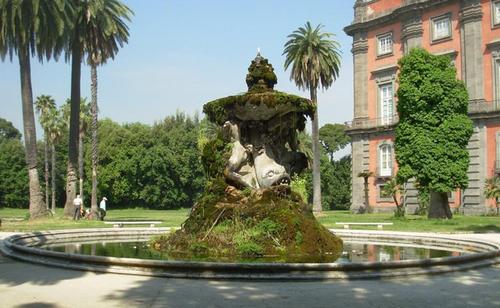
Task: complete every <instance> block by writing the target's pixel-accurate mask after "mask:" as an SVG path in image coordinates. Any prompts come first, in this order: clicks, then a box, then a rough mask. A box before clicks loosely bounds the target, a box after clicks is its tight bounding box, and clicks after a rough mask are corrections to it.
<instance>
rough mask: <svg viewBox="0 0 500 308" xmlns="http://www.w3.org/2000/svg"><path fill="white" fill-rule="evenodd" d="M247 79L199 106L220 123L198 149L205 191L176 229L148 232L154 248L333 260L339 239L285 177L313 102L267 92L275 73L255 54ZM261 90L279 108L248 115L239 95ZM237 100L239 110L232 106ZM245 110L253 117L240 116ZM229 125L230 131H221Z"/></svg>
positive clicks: (230, 257) (295, 166)
mask: <svg viewBox="0 0 500 308" xmlns="http://www.w3.org/2000/svg"><path fill="white" fill-rule="evenodd" d="M246 81H247V85H248V87H249V91H248V92H247V93H246V94H245V95H243V96H236V97H232V98H233V99H232V98H231V97H229V98H225V99H222V100H218V101H215V102H211V103H208V104H206V105H205V106H204V111H205V112H206V113H207V115H208V116H209V119H210V120H211V121H213V122H215V123H217V124H219V125H220V126H223V127H222V128H220V129H218V132H217V134H215V136H213V137H212V138H211V140H210V141H209V142H207V143H205V145H204V146H203V149H202V158H201V161H202V164H203V167H204V170H205V173H206V175H207V179H208V180H207V183H206V186H205V191H204V193H203V195H202V196H201V197H200V198H199V200H198V202H197V203H196V204H195V205H194V206H193V208H192V210H191V213H190V215H189V218H188V219H187V220H186V221H185V222H184V223H183V224H182V227H181V229H180V230H178V231H176V232H173V233H171V234H168V235H164V236H160V237H157V238H154V239H153V240H152V247H153V248H154V249H156V250H160V251H162V252H165V253H166V254H167V255H169V256H171V257H174V258H177V259H192V258H194V259H207V260H219V261H229V262H231V261H242V260H249V259H252V260H264V261H283V262H333V261H335V260H336V259H337V258H338V256H339V254H340V252H341V251H342V240H341V239H340V238H338V237H336V236H335V235H333V234H332V233H330V232H329V231H328V230H327V229H326V228H325V227H323V226H322V225H321V224H320V223H319V222H318V221H317V220H316V219H315V217H314V215H313V214H312V208H311V207H310V206H309V205H308V204H306V203H305V202H304V201H303V200H302V197H301V196H300V194H298V193H297V192H294V191H292V188H291V186H290V185H289V181H288V180H289V179H290V178H291V176H293V175H294V174H297V173H300V172H301V171H302V170H303V169H304V168H305V165H304V159H305V155H304V154H302V153H300V152H298V144H297V136H296V134H297V132H298V131H302V130H303V129H304V122H305V115H309V116H310V115H311V114H312V112H313V111H314V107H313V106H312V105H311V104H310V102H309V101H308V100H307V99H303V98H299V97H296V96H289V95H288V94H284V93H283V95H281V94H280V93H279V92H276V91H274V90H272V87H273V86H274V84H275V83H276V76H275V75H274V72H273V69H272V66H271V65H270V64H269V63H268V62H267V60H266V59H264V58H262V57H261V56H260V54H258V55H257V57H256V59H255V60H254V61H252V65H251V66H250V68H249V74H248V75H247V78H246ZM277 93H278V94H277ZM266 94H269V95H270V96H269V97H274V99H276V98H277V97H279V98H280V99H282V102H280V104H283V105H286V106H285V108H281V109H280V107H278V106H274V107H273V108H274V109H273V110H272V111H271V112H270V113H271V115H268V114H266V113H265V112H264V111H266V110H260V112H261V114H258V112H255V113H256V114H252V113H251V112H250V113H248V112H247V111H248V110H254V109H252V108H254V102H255V101H256V100H251V99H250V100H247V101H244V99H243V97H247V98H249V97H253V98H255V97H265V95H266ZM287 97H288V98H287ZM292 97H293V98H292ZM290 98H292V99H290ZM221 102H222V103H221ZM269 102H271V100H268V101H267V103H269ZM274 102H276V101H274ZM294 102H301V104H302V105H303V106H304V107H303V108H298V106H299V105H294ZM235 104H241V106H243V107H244V109H239V110H237V108H238V107H236V106H235ZM290 106H291V107H290ZM305 106H307V107H305ZM216 110H218V111H217V112H220V113H217V112H216ZM221 110H222V111H221ZM249 115H250V116H251V117H255V118H250V119H248V118H247V119H242V118H245V117H248V116H249ZM266 116H267V117H266ZM228 123H229V124H230V125H228ZM248 123H250V124H248ZM231 125H232V126H231ZM252 125H253V126H252ZM228 126H231V127H232V128H233V130H232V131H231V132H233V135H228V131H227V130H225V129H227V127H228ZM242 127H243V128H242ZM248 127H250V128H248ZM235 158H240V160H237V159H236V160H235ZM235 161H236V163H235ZM268 173H270V174H271V176H268V175H267V174H268ZM249 174H250V175H252V174H253V177H252V178H249V177H248V175H249ZM277 175H278V176H277ZM270 179H271V180H270ZM261 257H265V258H264V259H262V258H261ZM255 258H258V259H255Z"/></svg>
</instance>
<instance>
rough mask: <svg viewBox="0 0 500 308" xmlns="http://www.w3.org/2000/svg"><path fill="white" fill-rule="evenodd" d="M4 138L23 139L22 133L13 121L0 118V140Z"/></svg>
mask: <svg viewBox="0 0 500 308" xmlns="http://www.w3.org/2000/svg"><path fill="white" fill-rule="evenodd" d="M4 139H17V140H20V139H21V133H20V132H19V130H17V128H15V127H14V125H13V124H12V122H10V121H7V120H6V119H4V118H0V141H2V140H4Z"/></svg>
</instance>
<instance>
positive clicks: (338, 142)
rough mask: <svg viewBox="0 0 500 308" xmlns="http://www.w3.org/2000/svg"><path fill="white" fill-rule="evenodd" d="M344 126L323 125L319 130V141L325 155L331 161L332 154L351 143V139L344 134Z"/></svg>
mask: <svg viewBox="0 0 500 308" xmlns="http://www.w3.org/2000/svg"><path fill="white" fill-rule="evenodd" d="M345 130H346V126H345V125H344V124H325V125H324V126H323V127H321V128H320V129H319V141H320V143H321V145H322V146H323V148H324V149H325V151H326V154H328V156H329V157H330V160H333V154H334V153H335V152H337V151H338V150H341V149H343V148H345V147H346V145H348V144H349V143H350V142H351V137H349V136H347V134H346V133H345Z"/></svg>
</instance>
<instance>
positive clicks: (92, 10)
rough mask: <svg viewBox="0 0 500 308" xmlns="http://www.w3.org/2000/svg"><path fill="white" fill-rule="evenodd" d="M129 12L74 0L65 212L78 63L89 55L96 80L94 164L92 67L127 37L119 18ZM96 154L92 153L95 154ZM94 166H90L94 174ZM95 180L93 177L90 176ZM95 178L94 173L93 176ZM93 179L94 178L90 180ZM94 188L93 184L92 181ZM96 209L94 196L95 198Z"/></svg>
mask: <svg viewBox="0 0 500 308" xmlns="http://www.w3.org/2000/svg"><path fill="white" fill-rule="evenodd" d="M131 14H132V11H131V10H130V9H129V8H128V7H126V6H125V5H124V4H122V3H121V1H119V0H86V1H77V3H76V8H75V10H74V16H73V34H72V37H71V39H70V40H69V44H68V53H67V57H69V56H71V117H70V133H69V134H70V136H69V138H70V139H69V141H70V142H69V160H68V176H67V186H66V205H65V210H64V213H65V215H71V214H72V212H73V202H72V201H73V198H74V197H75V188H76V172H75V170H76V164H77V160H78V158H77V150H78V132H79V126H80V124H79V114H80V110H79V107H80V106H79V99H80V79H81V62H82V59H83V57H84V54H85V53H87V54H88V56H89V61H88V62H89V63H90V64H91V65H92V64H93V65H94V69H93V71H92V73H91V75H92V77H91V78H92V79H93V80H94V81H95V83H94V84H93V85H92V91H93V95H92V96H93V100H94V99H95V101H96V103H95V105H94V107H93V111H94V114H95V116H94V117H95V120H93V121H94V122H95V125H93V127H95V129H94V130H95V133H93V136H94V135H95V142H93V150H92V152H93V155H92V160H93V165H94V164H97V70H96V69H95V67H96V66H97V65H99V64H102V63H104V62H105V61H106V60H107V59H109V58H113V57H114V55H115V54H116V53H117V51H118V45H120V46H122V45H123V43H124V42H126V41H127V38H128V28H127V26H126V25H125V23H124V22H123V20H122V18H125V19H127V20H130V18H129V16H130V15H131ZM94 154H95V155H94ZM94 171H95V169H94V168H93V173H94ZM93 179H94V176H93ZM95 179H97V173H96V175H95ZM95 181H96V180H93V183H94V182H95ZM93 190H94V184H93ZM95 209H96V211H97V199H96V200H95Z"/></svg>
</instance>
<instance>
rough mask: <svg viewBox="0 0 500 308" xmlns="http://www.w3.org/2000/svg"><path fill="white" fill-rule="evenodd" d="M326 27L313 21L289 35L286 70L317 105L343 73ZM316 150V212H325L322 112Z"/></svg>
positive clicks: (315, 126)
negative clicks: (320, 91)
mask: <svg viewBox="0 0 500 308" xmlns="http://www.w3.org/2000/svg"><path fill="white" fill-rule="evenodd" d="M322 28H323V26H322V25H318V26H317V27H316V28H313V27H312V26H311V24H310V23H309V22H307V23H306V25H305V27H300V28H299V29H297V30H295V31H294V32H293V33H292V34H290V35H289V36H288V38H289V40H288V41H287V42H286V43H285V49H284V51H283V54H284V55H286V60H285V69H288V67H289V66H290V65H291V67H292V68H291V73H290V79H291V80H294V81H295V83H296V84H297V86H298V87H299V88H301V89H305V90H306V89H307V90H309V92H310V95H311V101H312V102H313V104H314V105H315V106H317V90H318V88H319V87H320V86H321V87H322V88H324V89H327V88H329V87H330V86H331V85H332V83H333V81H335V79H337V77H338V75H339V70H340V45H339V43H337V42H336V41H334V40H332V39H331V37H333V34H331V33H328V32H322V31H321V29H322ZM312 140H313V141H312V150H313V155H314V157H313V188H314V189H313V190H314V191H313V210H314V211H315V212H321V178H320V157H321V154H320V147H319V133H318V109H317V108H316V111H315V113H314V118H313V119H312Z"/></svg>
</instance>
